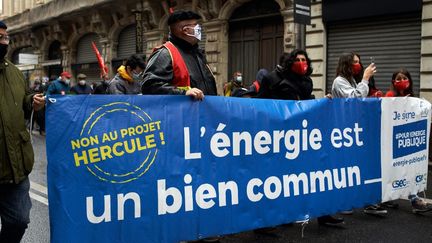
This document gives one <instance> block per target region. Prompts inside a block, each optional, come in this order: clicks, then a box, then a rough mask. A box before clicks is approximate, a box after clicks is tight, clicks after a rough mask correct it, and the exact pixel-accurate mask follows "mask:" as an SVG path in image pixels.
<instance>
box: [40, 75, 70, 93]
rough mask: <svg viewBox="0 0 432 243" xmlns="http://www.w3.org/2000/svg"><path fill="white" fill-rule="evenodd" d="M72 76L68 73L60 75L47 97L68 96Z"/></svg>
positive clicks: (48, 91)
mask: <svg viewBox="0 0 432 243" xmlns="http://www.w3.org/2000/svg"><path fill="white" fill-rule="evenodd" d="M71 78H72V75H71V74H70V73H69V72H68V71H64V72H62V73H61V74H60V77H59V78H58V79H57V80H55V81H53V82H52V83H51V84H50V86H49V87H48V90H47V92H46V95H47V96H50V95H66V94H69V93H70V79H71Z"/></svg>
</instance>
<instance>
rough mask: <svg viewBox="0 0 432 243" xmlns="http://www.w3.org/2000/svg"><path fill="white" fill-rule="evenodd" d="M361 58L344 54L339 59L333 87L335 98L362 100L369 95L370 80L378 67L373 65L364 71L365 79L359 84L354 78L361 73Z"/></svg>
mask: <svg viewBox="0 0 432 243" xmlns="http://www.w3.org/2000/svg"><path fill="white" fill-rule="evenodd" d="M361 70H362V66H361V64H360V58H359V57H358V55H357V54H355V53H354V52H350V53H344V54H342V56H340V57H339V62H338V66H337V69H336V76H337V77H336V79H335V80H334V81H333V85H332V90H331V92H332V96H333V97H334V98H362V97H367V96H368V94H369V79H370V78H371V77H372V76H373V75H374V74H375V72H376V67H375V64H374V63H371V64H370V65H369V66H368V67H367V68H366V69H364V71H363V77H362V79H361V81H360V82H359V83H357V82H356V80H355V79H354V77H355V76H356V75H358V74H360V73H361Z"/></svg>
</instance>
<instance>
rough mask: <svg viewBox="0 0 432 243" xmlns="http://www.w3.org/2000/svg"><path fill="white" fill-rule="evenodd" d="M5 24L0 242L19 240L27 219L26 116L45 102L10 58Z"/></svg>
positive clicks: (0, 56)
mask: <svg viewBox="0 0 432 243" xmlns="http://www.w3.org/2000/svg"><path fill="white" fill-rule="evenodd" d="M6 30H7V26H6V24H4V23H3V22H2V21H0V99H1V102H0V222H1V227H0V228H1V230H0V242H2V243H3V242H5V243H6V242H7V243H18V242H20V241H21V238H22V237H23V235H24V233H25V230H26V229H27V225H28V224H29V222H30V209H31V206H32V204H31V200H30V196H29V189H30V181H29V178H28V175H29V174H30V172H31V171H32V168H33V163H34V156H33V147H32V144H31V141H30V134H29V133H28V131H27V129H26V124H25V119H24V117H25V115H26V114H30V113H31V110H32V105H33V109H34V110H35V111H36V110H40V109H41V108H42V107H44V105H45V99H44V97H43V95H42V94H33V93H32V92H31V90H30V88H29V85H28V82H27V81H26V80H25V78H24V76H23V74H22V72H21V71H20V70H19V69H18V68H17V67H16V66H15V65H14V64H13V63H12V62H10V61H9V60H7V58H5V57H6V54H7V51H8V47H9V41H10V39H9V35H8V33H7V31H6Z"/></svg>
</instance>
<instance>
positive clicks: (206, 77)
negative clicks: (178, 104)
mask: <svg viewBox="0 0 432 243" xmlns="http://www.w3.org/2000/svg"><path fill="white" fill-rule="evenodd" d="M169 40H170V41H171V42H172V43H173V44H174V45H175V46H176V47H177V49H178V50H179V52H180V54H181V56H182V57H183V60H184V62H185V64H186V66H187V68H188V71H189V76H190V82H191V87H192V88H198V89H200V90H201V91H203V93H204V94H205V95H217V90H216V82H215V79H214V77H213V74H212V73H211V72H210V70H209V68H208V67H207V61H206V59H205V56H204V53H203V51H202V50H200V49H199V48H198V45H193V46H192V45H191V44H189V43H188V42H186V41H184V40H182V39H180V38H177V37H175V36H173V35H171V36H170V37H169ZM172 80H173V67H172V61H171V56H170V54H169V52H168V50H167V49H166V48H160V49H158V50H156V51H155V52H154V53H153V54H152V55H151V56H150V58H149V61H148V64H147V67H146V70H145V74H144V83H143V85H142V87H141V91H142V93H143V94H185V91H184V90H181V89H178V88H177V87H175V86H173V85H172Z"/></svg>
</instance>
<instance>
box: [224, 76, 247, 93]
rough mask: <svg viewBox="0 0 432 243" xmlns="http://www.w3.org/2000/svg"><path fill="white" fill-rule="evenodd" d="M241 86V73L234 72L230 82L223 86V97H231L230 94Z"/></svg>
mask: <svg viewBox="0 0 432 243" xmlns="http://www.w3.org/2000/svg"><path fill="white" fill-rule="evenodd" d="M240 88H244V86H243V75H242V73H241V72H239V71H236V72H234V74H233V77H232V80H231V81H229V82H226V83H225V84H224V96H232V93H233V92H234V91H235V90H237V89H240Z"/></svg>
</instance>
